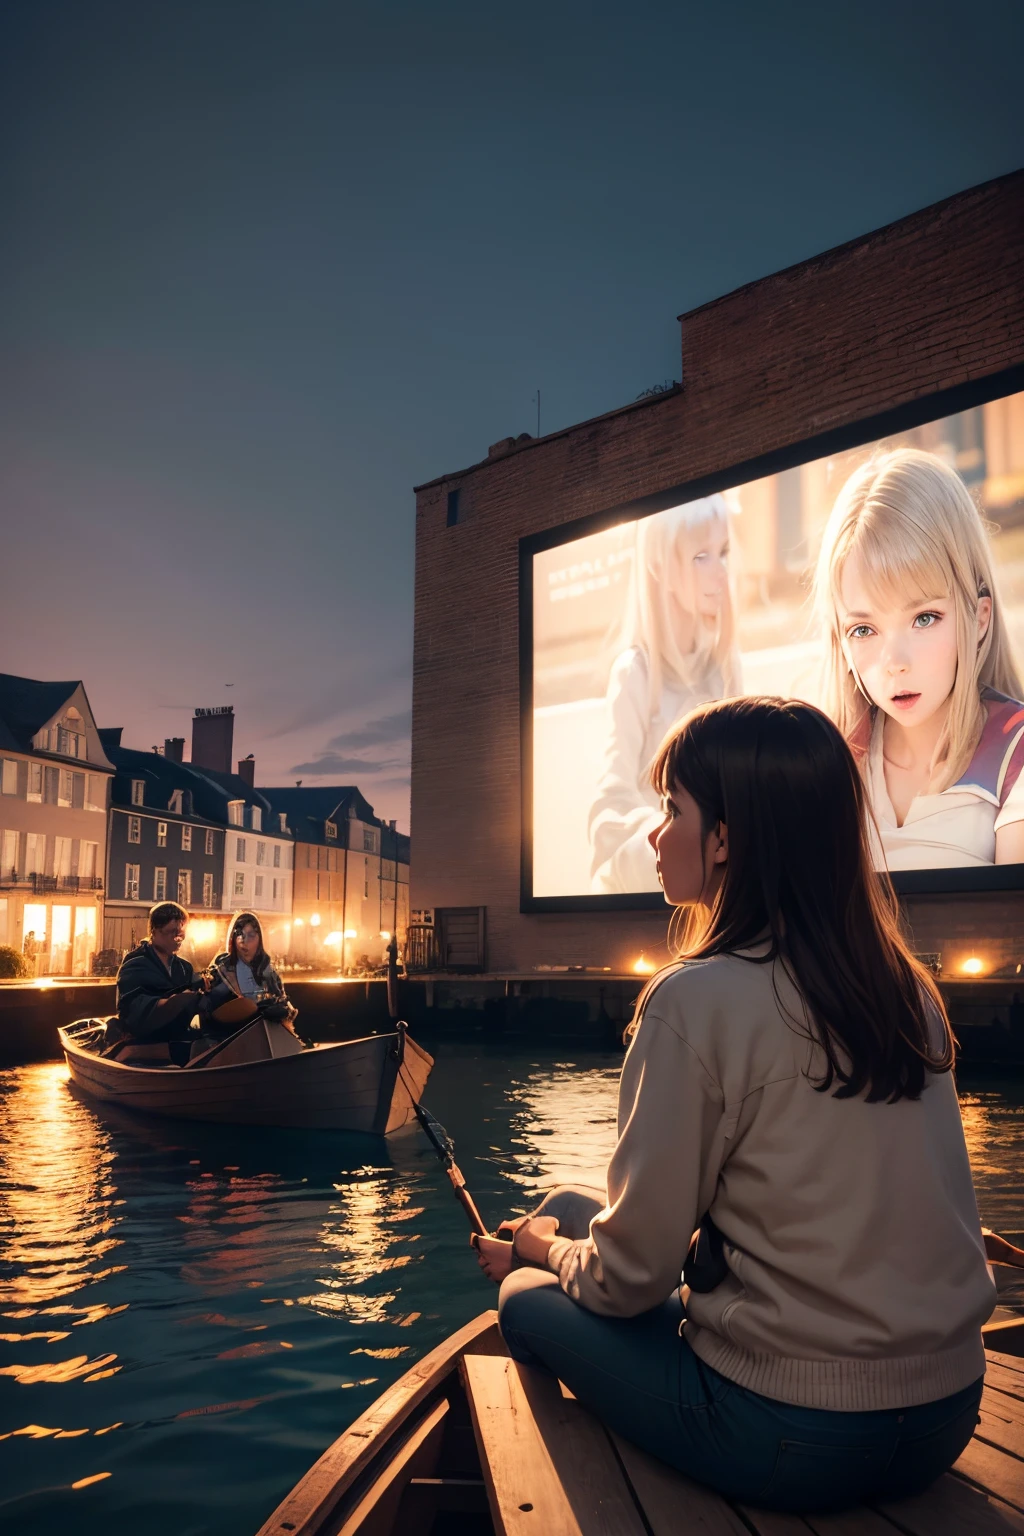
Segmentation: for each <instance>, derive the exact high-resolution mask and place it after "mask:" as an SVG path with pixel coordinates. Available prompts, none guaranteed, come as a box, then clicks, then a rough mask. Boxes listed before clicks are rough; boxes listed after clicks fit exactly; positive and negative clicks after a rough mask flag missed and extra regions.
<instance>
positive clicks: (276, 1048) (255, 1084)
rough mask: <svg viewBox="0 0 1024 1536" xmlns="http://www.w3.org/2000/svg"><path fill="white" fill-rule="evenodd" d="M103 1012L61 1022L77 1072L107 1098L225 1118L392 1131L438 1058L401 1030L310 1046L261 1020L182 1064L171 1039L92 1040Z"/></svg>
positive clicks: (129, 1105) (405, 1117)
mask: <svg viewBox="0 0 1024 1536" xmlns="http://www.w3.org/2000/svg"><path fill="white" fill-rule="evenodd" d="M96 1026H97V1021H96V1020H94V1019H83V1020H80V1021H79V1022H78V1023H77V1024H72V1025H69V1026H68V1028H67V1029H62V1030H60V1031H58V1033H59V1035H60V1043H61V1047H62V1049H63V1051H64V1056H65V1059H66V1061H67V1064H68V1067H69V1069H70V1072H71V1077H72V1080H73V1081H74V1082H75V1083H76V1084H77V1085H78V1087H79V1088H81V1089H82V1090H83V1092H85V1093H87V1094H89V1095H91V1097H92V1098H94V1099H102V1100H103V1101H104V1102H106V1103H108V1104H119V1105H122V1106H123V1107H124V1108H126V1109H133V1110H142V1111H144V1112H145V1113H146V1114H152V1115H170V1116H174V1117H175V1118H177V1119H183V1120H208V1121H213V1122H216V1123H219V1124H225V1125H276V1126H293V1127H298V1128H300V1129H305V1130H319V1131H365V1132H369V1133H370V1134H372V1135H387V1134H388V1133H389V1132H391V1131H397V1130H400V1129H401V1127H402V1126H404V1125H408V1124H409V1123H410V1122H411V1121H412V1120H413V1119H414V1118H415V1113H414V1109H413V1104H414V1101H415V1100H418V1099H419V1098H420V1097H421V1095H422V1093H423V1089H424V1087H425V1086H426V1082H427V1078H428V1076H429V1074H430V1069H431V1067H432V1066H433V1064H434V1061H433V1057H431V1056H428V1054H427V1052H426V1051H425V1050H423V1048H422V1047H421V1046H419V1045H417V1044H416V1042H415V1040H412V1039H410V1037H409V1035H408V1034H407V1033H406V1032H405V1030H404V1029H402V1030H399V1031H398V1032H396V1033H394V1034H385V1035H369V1036H367V1037H366V1038H365V1039H362V1040H344V1041H340V1042H338V1043H337V1044H327V1045H315V1046H311V1047H308V1048H306V1049H303V1047H302V1046H301V1045H300V1043H299V1042H298V1041H297V1040H296V1039H295V1037H294V1036H293V1035H291V1034H290V1033H289V1032H288V1031H287V1030H285V1029H283V1028H282V1026H281V1025H279V1024H268V1023H267V1022H266V1021H265V1020H262V1019H261V1020H259V1021H258V1022H257V1023H256V1024H253V1025H252V1026H251V1027H250V1028H248V1029H247V1030H245V1032H244V1033H243V1034H241V1035H240V1036H239V1037H238V1038H237V1039H236V1040H233V1041H231V1043H230V1044H229V1045H227V1046H225V1047H224V1048H223V1049H222V1050H221V1051H220V1052H219V1054H217V1055H216V1056H215V1057H213V1058H212V1059H211V1060H210V1062H209V1063H208V1064H206V1065H204V1064H202V1062H190V1063H189V1065H188V1066H187V1067H179V1066H176V1065H175V1064H174V1063H173V1062H172V1061H171V1058H170V1053H169V1052H168V1050H167V1047H166V1046H156V1045H152V1046H145V1047H133V1048H132V1050H131V1054H129V1053H128V1052H126V1053H125V1057H126V1059H123V1060H111V1059H110V1058H109V1057H104V1056H101V1055H100V1054H99V1052H98V1049H97V1048H96V1047H97V1045H98V1043H99V1042H98V1039H97V1040H96V1041H95V1042H94V1044H93V1048H92V1049H90V1045H89V1042H90V1040H91V1038H92V1037H94V1036H97V1034H98V1031H97V1027H96Z"/></svg>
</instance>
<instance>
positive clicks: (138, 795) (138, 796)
mask: <svg viewBox="0 0 1024 1536" xmlns="http://www.w3.org/2000/svg"><path fill="white" fill-rule="evenodd" d="M145 803H146V781H145V779H132V805H145Z"/></svg>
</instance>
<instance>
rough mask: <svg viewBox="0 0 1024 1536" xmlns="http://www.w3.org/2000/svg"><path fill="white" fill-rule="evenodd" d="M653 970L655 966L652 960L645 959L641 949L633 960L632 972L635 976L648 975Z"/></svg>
mask: <svg viewBox="0 0 1024 1536" xmlns="http://www.w3.org/2000/svg"><path fill="white" fill-rule="evenodd" d="M654 970H655V966H654V963H653V961H651V960H648V959H646V957H645V956H644V953H643V951H642V950H641V952H640V954H639V955H637V957H636V959H635V960H634V961H633V971H634V974H635V975H637V976H650V975H652V974H653V973H654Z"/></svg>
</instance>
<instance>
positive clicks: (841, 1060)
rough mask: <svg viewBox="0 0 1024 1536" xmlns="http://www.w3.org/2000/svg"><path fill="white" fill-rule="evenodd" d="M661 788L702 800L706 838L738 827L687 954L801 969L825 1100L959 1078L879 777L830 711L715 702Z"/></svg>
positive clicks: (683, 740) (662, 764)
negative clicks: (882, 805) (872, 827)
mask: <svg viewBox="0 0 1024 1536" xmlns="http://www.w3.org/2000/svg"><path fill="white" fill-rule="evenodd" d="M651 779H652V782H653V783H654V785H655V788H656V789H658V791H659V792H660V793H661V794H663V795H669V794H671V793H672V791H673V789H675V788H676V786H679V787H681V788H682V789H684V790H685V791H686V792H687V793H688V794H689V795H691V796H692V797H693V799H694V800H695V801H696V802H697V805H698V807H699V809H700V814H701V826H702V828H703V833H704V837H705V838H706V836H707V834H708V833H709V832H710V831H711V830H712V829H713V828H714V827H716V826H717V825H718V824H719V823H724V824H725V826H726V828H727V829H728V855H729V856H728V859H727V861H726V864H725V874H724V879H723V882H722V884H721V886H720V888H719V890H718V892H717V894H716V895H715V898H714V901H713V903H712V905H711V907H710V909H708V908H703V909H700V910H699V911H698V912H696V913H694V912H691V913H690V914H689V923H688V932H687V935H686V938H685V941H684V945H683V949H682V953H681V958H682V959H684V960H686V959H697V958H704V957H707V956H711V955H722V954H736V953H737V951H742V950H745V949H749V948H750V947H751V946H763V944H764V942H765V941H767V949H766V950H765V951H764V952H762V953H759V954H757V955H754V956H749V955H742V956H741V958H743V959H744V960H749V961H750V963H751V964H774V962H775V961H776V960H778V961H779V962H780V963H781V965H782V966H783V968H784V969H785V970H786V972H787V973H788V974H789V976H790V979H791V980H792V981H793V983H794V985H795V986H796V988H797V991H798V992H799V993H800V995H801V997H802V998H803V1001H804V1005H805V1008H806V1010H807V1016H806V1018H805V1019H804V1020H803V1021H794V1022H797V1023H802V1024H803V1025H804V1026H805V1027H807V1028H808V1031H809V1033H810V1034H811V1037H812V1038H813V1039H814V1040H816V1041H817V1043H818V1044H819V1045H820V1046H821V1049H822V1051H823V1052H824V1055H825V1061H826V1066H825V1070H824V1074H823V1077H822V1080H821V1082H820V1083H818V1084H817V1085H816V1086H817V1087H818V1089H819V1091H820V1092H823V1093H824V1092H827V1091H828V1090H829V1089H831V1088H832V1087H833V1084H836V1083H837V1084H838V1086H837V1087H836V1088H835V1096H836V1097H837V1098H852V1097H853V1096H854V1095H860V1094H865V1096H866V1098H867V1100H868V1102H869V1103H872V1102H878V1101H880V1100H885V1101H886V1102H888V1103H895V1102H896V1101H897V1100H898V1099H902V1098H908V1099H916V1098H918V1097H920V1094H921V1090H922V1089H923V1087H924V1085H925V1080H926V1073H927V1072H929V1071H931V1072H948V1071H949V1070H950V1068H951V1067H952V1065H953V1060H954V1041H953V1036H952V1033H951V1031H950V1028H949V1021H948V1019H947V1018H946V1013H945V1009H944V1008H943V1006H942V1000H941V998H940V997H939V993H938V990H937V988H936V986H935V983H934V981H933V980H932V978H931V976H930V975H929V974H928V972H927V971H926V970H925V969H924V967H923V966H921V965H920V964H918V962H917V961H916V960H915V959H914V957H913V955H911V954H910V952H909V950H908V949H907V946H906V944H905V943H904V940H903V937H902V935H901V933H900V930H899V924H898V908H897V904H896V898H895V895H894V893H893V889H892V885H891V883H890V881H889V880H888V877H886V876H879V875H876V874H875V873H874V871H873V870H872V867H871V857H870V851H869V845H868V837H867V815H868V811H867V806H866V797H865V793H864V787H863V782H862V779H861V776H860V774H859V772H858V771H857V767H856V764H855V762H854V759H853V754H852V753H851V751H850V749H849V747H848V746H847V744H846V742H845V741H844V740H843V737H842V735H841V734H840V732H839V731H838V730H837V728H836V727H835V726H834V725H833V724H832V722H831V720H829V719H828V717H827V715H824V714H823V713H822V712H821V710H819V709H815V708H814V707H813V706H812V705H810V704H803V703H800V702H799V701H796V700H789V699H773V698H742V699H726V700H724V701H721V702H719V703H715V704H707V705H705V706H703V708H701V709H697V710H694V711H693V713H692V714H690V715H688V716H687V717H686V719H685V720H683V721H682V722H681V724H680V725H678V726H677V727H676V728H675V730H674V731H673V732H672V734H671V735H670V736H668V737H667V738H666V740H665V742H664V743H663V745H662V746H661V748H660V750H659V752H658V756H657V758H656V759H655V762H654V764H653V766H652V769H651ZM642 1002H643V999H641V1003H642ZM935 1015H937V1016H938V1020H939V1021H941V1026H942V1044H941V1047H940V1048H939V1050H938V1054H936V1053H935V1048H934V1046H932V1047H931V1048H930V1045H929V1042H930V1039H934V1034H935V1023H936V1020H935Z"/></svg>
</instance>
